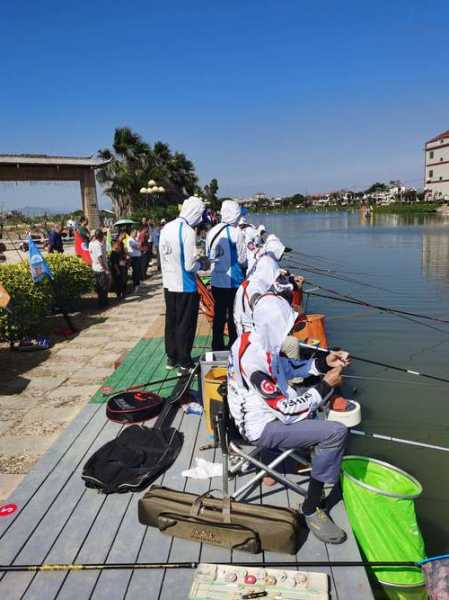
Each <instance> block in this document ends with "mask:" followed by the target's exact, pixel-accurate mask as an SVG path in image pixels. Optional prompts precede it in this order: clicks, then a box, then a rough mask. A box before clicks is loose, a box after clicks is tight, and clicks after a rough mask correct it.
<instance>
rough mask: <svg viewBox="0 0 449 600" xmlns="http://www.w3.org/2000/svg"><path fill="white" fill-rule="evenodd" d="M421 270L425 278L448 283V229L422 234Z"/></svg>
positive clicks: (433, 230)
mask: <svg viewBox="0 0 449 600" xmlns="http://www.w3.org/2000/svg"><path fill="white" fill-rule="evenodd" d="M422 269H423V272H424V274H425V275H426V277H427V278H429V279H435V280H437V281H439V282H441V281H442V280H444V281H445V282H446V283H449V228H448V229H446V228H441V229H436V228H434V229H432V230H430V231H425V232H424V234H423V238H422Z"/></svg>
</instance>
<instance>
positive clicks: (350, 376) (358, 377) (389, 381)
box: [342, 374, 444, 390]
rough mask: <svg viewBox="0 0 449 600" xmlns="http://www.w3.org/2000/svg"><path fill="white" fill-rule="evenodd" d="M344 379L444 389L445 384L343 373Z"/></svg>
mask: <svg viewBox="0 0 449 600" xmlns="http://www.w3.org/2000/svg"><path fill="white" fill-rule="evenodd" d="M342 377H343V378H344V379H361V380H364V379H366V380H367V381H381V382H382V383H402V384H403V385H413V386H415V385H424V386H430V387H432V388H435V389H440V390H442V389H444V388H443V386H440V385H438V384H436V383H425V382H424V381H402V380H401V379H384V378H382V377H365V376H364V375H343V374H342Z"/></svg>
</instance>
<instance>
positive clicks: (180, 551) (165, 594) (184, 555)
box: [159, 415, 223, 600]
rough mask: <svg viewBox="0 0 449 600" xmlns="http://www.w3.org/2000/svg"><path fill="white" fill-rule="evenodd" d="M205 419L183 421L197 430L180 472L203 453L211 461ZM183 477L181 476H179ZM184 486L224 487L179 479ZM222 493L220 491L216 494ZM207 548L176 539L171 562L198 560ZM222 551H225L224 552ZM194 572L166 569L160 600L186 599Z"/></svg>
mask: <svg viewBox="0 0 449 600" xmlns="http://www.w3.org/2000/svg"><path fill="white" fill-rule="evenodd" d="M203 420H204V419H202V418H201V419H200V418H199V417H197V416H195V415H185V416H184V419H183V423H185V425H184V427H185V429H186V430H187V431H189V430H190V431H192V434H193V433H195V438H196V439H195V445H194V447H193V450H192V454H191V457H190V460H189V461H188V463H187V465H185V466H183V467H182V469H181V468H180V469H179V474H180V473H181V471H182V470H184V469H188V468H190V467H193V466H195V458H197V457H199V456H201V457H202V458H205V459H208V460H210V455H211V453H212V452H213V451H208V452H209V457H208V455H207V453H206V452H200V450H199V449H200V446H202V445H203V444H205V443H207V431H206V428H205V426H204V424H203V423H202V421H203ZM180 477H182V476H181V475H180ZM182 486H184V489H185V491H186V492H191V493H193V494H204V493H205V492H207V491H209V490H210V489H211V487H212V488H213V487H218V488H219V489H220V490H221V479H216V478H215V479H213V480H212V481H211V480H210V479H191V478H184V477H182V479H180V480H179V483H177V485H176V486H175V487H176V488H177V489H182ZM217 495H218V496H220V495H221V494H220V492H218V494H217ZM206 548H211V547H210V546H207V545H205V544H198V543H195V542H191V541H189V540H182V539H176V538H175V539H173V543H172V546H171V550H170V555H169V560H170V562H177V561H199V560H200V556H202V553H203V552H204V551H205V549H206ZM222 552H223V551H222ZM192 579H193V571H192V570H184V569H179V570H166V572H165V575H164V580H163V587H162V590H161V593H160V596H159V598H160V600H172V599H173V598H187V597H188V594H189V590H190V587H191V585H192Z"/></svg>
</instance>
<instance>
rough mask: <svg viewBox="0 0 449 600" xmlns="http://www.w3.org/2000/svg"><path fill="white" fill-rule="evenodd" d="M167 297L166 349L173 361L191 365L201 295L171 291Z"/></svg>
mask: <svg viewBox="0 0 449 600" xmlns="http://www.w3.org/2000/svg"><path fill="white" fill-rule="evenodd" d="M164 297H165V351H166V353H167V357H168V359H169V360H170V361H172V362H173V363H176V364H179V365H180V366H181V367H189V366H190V365H191V363H192V356H191V352H192V347H193V342H194V340H195V332H196V324H197V321H198V305H199V296H198V294H197V293H196V292H192V293H187V292H169V291H168V290H167V289H164Z"/></svg>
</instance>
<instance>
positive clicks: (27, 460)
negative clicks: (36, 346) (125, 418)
mask: <svg viewBox="0 0 449 600" xmlns="http://www.w3.org/2000/svg"><path fill="white" fill-rule="evenodd" d="M164 308H165V307H164V299H163V290H162V287H161V279H160V276H159V275H157V274H153V275H152V276H151V278H150V279H149V280H147V281H145V282H144V283H143V284H142V286H141V288H140V290H139V291H138V292H136V293H134V294H132V295H130V296H128V297H127V298H126V299H125V300H124V301H123V302H121V303H118V304H116V305H114V306H111V307H110V308H108V309H107V310H105V311H103V312H100V313H98V312H97V313H96V314H95V317H94V318H90V319H87V321H86V318H85V317H84V323H83V328H82V329H81V331H80V333H79V334H78V335H77V336H76V337H74V338H72V339H70V340H65V341H62V342H61V343H57V344H55V345H54V346H53V347H52V348H51V349H50V350H49V351H47V352H35V353H26V354H20V353H12V352H6V351H5V354H8V355H9V356H7V359H9V360H7V361H6V363H5V362H3V364H2V369H3V368H6V372H7V376H6V378H5V377H3V375H2V377H1V380H0V502H1V501H2V500H3V499H5V498H7V497H8V495H9V494H10V493H11V492H12V491H13V490H14V488H15V487H16V486H17V485H18V483H19V482H20V481H21V479H22V478H23V476H24V475H25V474H26V473H27V472H28V471H29V470H30V468H31V467H32V465H33V464H34V463H35V462H36V460H37V459H38V458H39V457H40V456H41V455H42V454H43V453H44V452H45V451H46V450H47V449H48V448H49V446H51V444H52V443H53V442H54V441H55V439H56V438H57V436H58V435H59V434H60V433H61V431H63V429H64V428H65V427H66V426H67V425H68V424H69V423H70V421H71V420H72V419H73V418H74V417H75V416H76V415H77V414H78V412H79V411H80V410H81V408H82V407H83V406H84V405H85V404H86V403H87V402H88V401H89V399H90V398H91V396H93V394H94V393H95V391H96V390H97V389H98V387H99V386H100V385H101V383H102V381H103V379H104V378H105V377H107V376H108V375H110V374H111V372H112V371H113V370H114V365H115V364H116V362H117V361H118V360H119V359H120V357H121V356H122V355H123V354H125V353H126V352H127V351H129V350H130V349H131V348H132V347H133V346H134V345H135V344H136V343H137V342H138V341H139V339H140V338H142V337H143V336H144V335H145V333H146V332H147V331H148V330H149V329H151V330H152V329H153V328H156V329H158V330H159V329H160V328H161V322H162V319H161V318H160V315H161V313H163V312H164ZM77 325H78V323H77ZM37 355H39V356H37ZM0 360H2V359H0ZM8 363H9V364H8Z"/></svg>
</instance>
